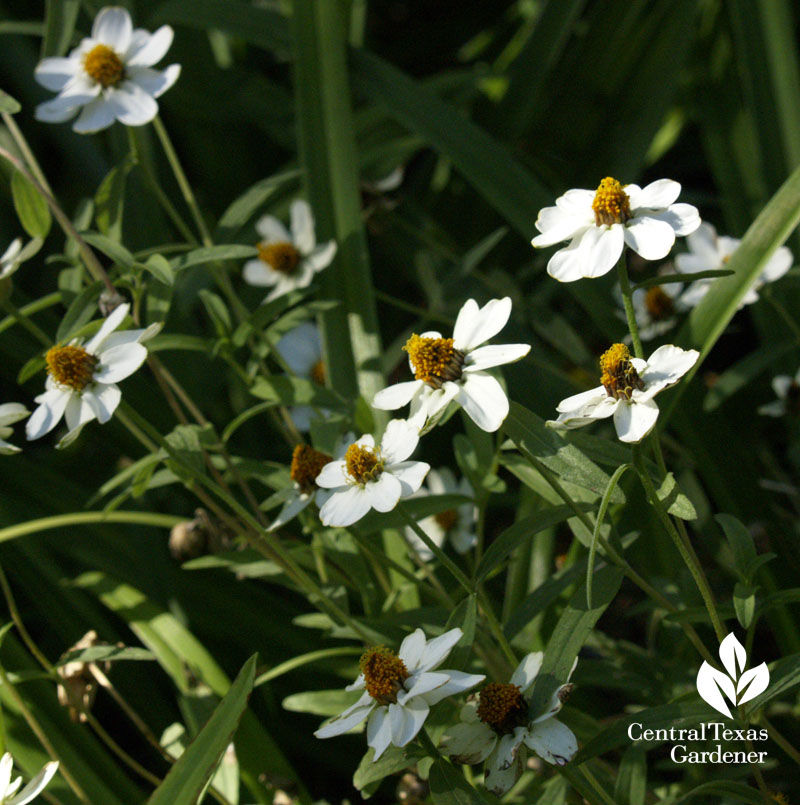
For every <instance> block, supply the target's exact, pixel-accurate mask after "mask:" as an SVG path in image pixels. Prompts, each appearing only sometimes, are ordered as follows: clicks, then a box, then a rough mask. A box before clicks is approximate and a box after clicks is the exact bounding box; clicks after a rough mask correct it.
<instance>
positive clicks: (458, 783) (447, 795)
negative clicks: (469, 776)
mask: <svg viewBox="0 0 800 805" xmlns="http://www.w3.org/2000/svg"><path fill="white" fill-rule="evenodd" d="M428 784H429V785H430V789H431V799H432V800H433V802H434V805H489V800H487V799H486V797H484V796H483V795H482V794H481V793H480V791H478V789H477V788H473V787H472V786H471V785H470V784H469V783H468V782H467V781H466V780H465V779H464V775H463V774H462V773H461V772H460V771H459V770H458V769H457V768H456V767H455V766H453V764H452V763H448V761H446V760H443V759H439V760H436V761H434V763H433V766H431V771H430V775H429V777H428Z"/></svg>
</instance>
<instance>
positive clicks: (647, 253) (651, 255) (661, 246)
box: [623, 216, 675, 260]
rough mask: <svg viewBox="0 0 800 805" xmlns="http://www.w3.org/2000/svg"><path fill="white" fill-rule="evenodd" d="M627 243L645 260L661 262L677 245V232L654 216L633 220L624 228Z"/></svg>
mask: <svg viewBox="0 0 800 805" xmlns="http://www.w3.org/2000/svg"><path fill="white" fill-rule="evenodd" d="M623 233H624V236H625V243H627V244H628V246H630V248H631V249H633V250H634V251H635V252H636V253H637V254H639V255H640V256H641V257H644V259H645V260H660V259H661V258H662V257H666V256H667V255H668V254H669V251H670V249H671V248H672V246H673V244H674V243H675V230H674V229H673V228H672V227H671V226H670V225H669V224H668V223H667V222H666V221H660V220H658V219H657V218H656V217H654V216H642V217H638V218H632V219H631V220H630V221H628V223H627V224H625V226H624V227H623Z"/></svg>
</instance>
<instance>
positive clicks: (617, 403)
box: [547, 344, 700, 442]
mask: <svg viewBox="0 0 800 805" xmlns="http://www.w3.org/2000/svg"><path fill="white" fill-rule="evenodd" d="M699 357H700V353H699V352H697V350H694V349H689V350H684V349H681V348H680V347H675V346H673V345H672V344H665V345H664V346H663V347H659V348H658V349H657V350H656V351H655V352H654V353H653V354H652V355H651V356H650V358H649V359H648V360H646V361H644V360H642V359H641V358H632V357H631V354H630V352H629V351H628V348H627V347H626V346H625V345H624V344H614V345H613V346H612V347H611V348H610V349H608V350H607V351H606V352H604V353H603V356H602V357H601V358H600V368H601V370H602V376H601V377H600V383H601V384H602V385H600V386H598V387H597V388H594V389H590V390H589V391H583V392H581V393H580V394H574V395H573V396H572V397H567V399H566V400H562V401H561V402H560V403H559V405H558V408H556V410H557V411H558V419H557V420H549V421H548V422H547V424H548V425H549V426H550V427H552V428H557V429H559V428H565V429H567V430H571V429H573V428H582V427H583V426H584V425H589V424H591V423H592V422H594V421H595V420H596V419H606V418H607V417H610V416H613V417H614V427H615V428H616V430H617V436H618V437H619V438H620V440H621V441H623V442H639V441H641V440H642V439H644V437H645V436H647V434H648V433H650V431H651V430H652V429H653V427H654V426H655V424H656V419H657V418H658V406H657V405H656V403H655V401H654V400H653V397H655V396H656V394H658V393H659V392H660V391H663V390H664V389H665V388H667V387H669V386H672V385H674V384H675V383H677V382H678V381H679V380H680V379H681V377H683V375H685V374H686V372H688V371H689V369H691V368H692V366H694V364H695V363H696V361H697V359H698V358H699Z"/></svg>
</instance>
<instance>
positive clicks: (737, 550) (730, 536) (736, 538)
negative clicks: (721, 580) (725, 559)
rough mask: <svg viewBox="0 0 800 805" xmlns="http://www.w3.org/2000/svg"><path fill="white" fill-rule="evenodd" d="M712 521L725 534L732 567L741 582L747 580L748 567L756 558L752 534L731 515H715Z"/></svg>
mask: <svg viewBox="0 0 800 805" xmlns="http://www.w3.org/2000/svg"><path fill="white" fill-rule="evenodd" d="M714 519H715V520H716V521H717V522H718V523H719V525H720V527H721V528H722V530H723V531H724V532H725V537H726V538H727V540H728V544H729V545H730V546H731V551H732V552H733V566H734V567H735V568H736V570H737V572H738V573H739V574H740V575H741V577H742V579H743V580H748V579H749V578H750V576H749V575H747V568H748V565H749V564H750V563H751V562H752V561H753V560H754V559H755V558H756V546H755V543H754V542H753V536H752V534H751V533H750V532H749V531H748V530H747V528H746V526H745V525H744V524H743V523H742V522H741V521H739V520H737V519H736V518H735V517H734V516H733V515H732V514H717V515H715V517H714Z"/></svg>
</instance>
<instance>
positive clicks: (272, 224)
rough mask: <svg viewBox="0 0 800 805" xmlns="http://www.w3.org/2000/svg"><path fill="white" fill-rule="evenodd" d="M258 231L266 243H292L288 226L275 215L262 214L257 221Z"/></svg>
mask: <svg viewBox="0 0 800 805" xmlns="http://www.w3.org/2000/svg"><path fill="white" fill-rule="evenodd" d="M256 232H258V234H259V235H260V236H261V237H262V238H264V241H265V242H266V243H291V242H292V238H291V235H290V234H289V231H288V230H287V229H286V227H285V226H284V225H283V224H282V223H281V222H280V221H279V220H278V219H277V218H276V217H275V216H274V215H262V216H261V218H259V219H258V221H256Z"/></svg>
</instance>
